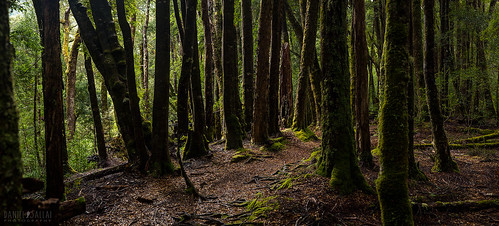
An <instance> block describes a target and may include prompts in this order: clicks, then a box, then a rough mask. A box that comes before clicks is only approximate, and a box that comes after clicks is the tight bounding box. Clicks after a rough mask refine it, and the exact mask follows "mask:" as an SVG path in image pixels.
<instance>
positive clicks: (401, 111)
mask: <svg viewBox="0 0 499 226" xmlns="http://www.w3.org/2000/svg"><path fill="white" fill-rule="evenodd" d="M410 7H411V5H410V4H407V2H406V1H403V0H392V1H388V3H387V5H386V9H387V16H386V18H387V21H386V33H385V44H384V51H383V52H384V53H383V54H384V55H383V60H384V68H385V73H386V75H385V76H386V77H385V78H386V80H385V84H386V89H385V90H384V101H383V105H382V107H381V114H380V119H379V120H380V123H379V125H380V138H379V139H380V142H379V144H380V145H379V149H380V152H381V155H380V163H381V166H380V168H381V170H380V173H379V176H378V179H377V180H376V188H377V190H378V198H379V202H380V208H381V221H382V222H383V224H384V225H414V222H413V218H412V210H411V203H410V201H409V194H408V187H407V174H408V173H407V159H408V154H407V149H408V144H409V140H408V136H407V134H408V132H409V131H408V125H407V121H408V109H407V93H408V92H407V87H408V86H407V84H408V82H409V76H408V75H409V74H410V72H409V69H410V66H409V64H410V61H409V55H408V53H409V49H408V41H409V32H408V31H409V23H410V20H409V19H410Z"/></svg>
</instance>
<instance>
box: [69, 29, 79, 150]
mask: <svg viewBox="0 0 499 226" xmlns="http://www.w3.org/2000/svg"><path fill="white" fill-rule="evenodd" d="M80 42H81V39H80V32H79V31H76V35H75V39H74V41H73V46H71V51H70V53H69V62H68V65H67V69H66V75H67V79H68V80H67V84H66V86H67V88H66V120H67V127H68V132H69V137H68V141H70V140H73V136H74V134H75V130H76V114H75V97H76V65H77V63H78V53H79V48H80Z"/></svg>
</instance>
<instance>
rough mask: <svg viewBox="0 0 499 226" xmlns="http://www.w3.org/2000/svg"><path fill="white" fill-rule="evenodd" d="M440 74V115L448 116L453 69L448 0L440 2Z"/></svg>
mask: <svg viewBox="0 0 499 226" xmlns="http://www.w3.org/2000/svg"><path fill="white" fill-rule="evenodd" d="M439 2H440V33H441V38H440V46H441V47H440V64H441V66H440V73H441V74H442V78H443V82H442V95H441V98H440V99H441V101H442V103H441V104H442V105H441V108H442V114H443V115H448V110H449V99H448V98H449V75H450V73H451V71H452V70H453V67H454V59H453V56H452V54H451V44H452V43H451V34H452V33H451V32H452V30H451V29H450V6H449V3H450V0H440V1H439Z"/></svg>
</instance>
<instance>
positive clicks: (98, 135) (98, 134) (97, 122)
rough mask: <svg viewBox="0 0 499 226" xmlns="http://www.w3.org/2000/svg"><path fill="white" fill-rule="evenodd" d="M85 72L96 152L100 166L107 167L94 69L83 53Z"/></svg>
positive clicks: (87, 56)
mask: <svg viewBox="0 0 499 226" xmlns="http://www.w3.org/2000/svg"><path fill="white" fill-rule="evenodd" d="M85 70H86V72H87V81H88V95H89V97H90V105H91V108H92V116H93V120H94V127H95V139H96V140H97V150H98V153H99V158H100V162H101V164H102V166H107V152H106V141H105V140H104V129H103V127H102V121H101V118H100V113H99V103H98V101H97V91H96V90H95V79H94V69H93V67H92V59H91V58H90V56H89V55H88V54H87V53H85Z"/></svg>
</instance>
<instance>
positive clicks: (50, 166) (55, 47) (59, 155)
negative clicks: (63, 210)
mask: <svg viewBox="0 0 499 226" xmlns="http://www.w3.org/2000/svg"><path fill="white" fill-rule="evenodd" d="M33 5H34V7H35V11H36V14H37V18H38V26H39V28H40V30H41V32H40V36H41V40H42V46H43V47H44V49H43V54H42V65H43V72H42V73H43V103H44V115H45V151H46V155H45V156H46V157H45V160H46V163H45V165H46V171H47V173H46V175H47V188H46V197H47V198H58V199H62V198H63V196H64V182H63V152H65V151H66V138H65V132H64V116H63V115H64V110H63V101H62V89H63V82H62V62H61V39H60V25H59V9H60V6H59V1H46V0H34V1H33Z"/></svg>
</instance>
